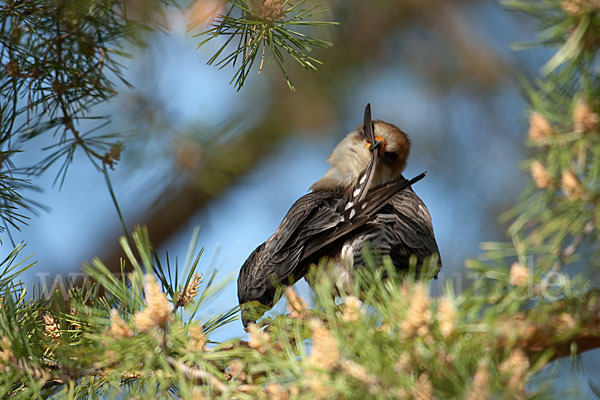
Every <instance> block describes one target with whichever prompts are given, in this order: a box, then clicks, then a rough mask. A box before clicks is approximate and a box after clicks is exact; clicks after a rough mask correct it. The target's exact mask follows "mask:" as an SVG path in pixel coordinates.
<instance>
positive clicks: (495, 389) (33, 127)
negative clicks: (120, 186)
mask: <svg viewBox="0 0 600 400" xmlns="http://www.w3.org/2000/svg"><path fill="white" fill-rule="evenodd" d="M275 3H276V2H268V3H267V2H264V3H254V2H251V1H249V2H242V1H231V2H230V6H231V8H230V9H229V10H230V11H231V10H233V11H231V13H230V14H226V15H225V16H221V17H218V18H217V19H216V20H215V21H216V22H215V25H214V26H213V28H212V30H211V31H209V32H208V33H207V34H208V35H209V36H210V38H213V37H216V36H219V35H221V34H227V35H230V39H231V38H233V37H234V36H237V37H238V39H240V38H241V41H240V45H239V46H238V47H237V48H236V50H234V52H233V53H231V55H230V56H226V57H225V58H223V59H222V61H221V62H222V63H223V64H222V65H228V64H229V63H233V62H234V60H235V58H236V56H239V57H242V54H244V55H243V58H242V64H241V67H240V70H238V72H237V73H236V75H235V76H234V80H235V81H236V85H237V86H238V87H240V86H241V85H242V84H243V82H244V80H245V78H246V77H247V75H248V71H249V70H250V68H251V66H252V63H253V61H254V59H255V58H256V56H257V55H258V54H259V49H260V46H261V43H262V46H263V49H266V48H267V47H268V48H269V50H270V52H271V54H274V57H275V60H276V62H277V63H278V64H279V65H280V66H282V65H283V64H281V62H282V60H283V58H282V57H280V56H281V55H282V54H283V53H282V52H288V53H289V54H290V55H291V56H292V57H294V58H295V59H296V60H297V61H298V62H300V63H301V64H302V65H305V66H307V65H313V63H314V60H313V59H311V58H310V57H309V56H308V55H307V54H306V53H304V52H303V51H308V50H309V49H308V47H305V46H304V45H306V46H308V45H313V46H318V45H319V44H318V41H314V42H311V41H312V40H313V39H307V37H303V36H300V38H298V37H296V38H294V39H293V40H297V42H294V41H293V40H292V39H290V37H289V36H286V35H284V33H283V32H282V31H281V30H282V29H283V30H285V29H287V28H284V27H285V26H286V25H285V24H286V23H290V21H291V22H293V23H296V22H297V20H295V19H294V18H303V17H305V16H312V15H313V14H311V13H312V12H313V11H315V10H316V9H311V8H308V9H307V10H305V11H306V13H305V14H302V12H300V11H299V9H295V10H294V9H292V10H290V9H283V8H282V9H274V10H275V11H273V10H271V11H273V13H271V14H266V11H265V9H261V12H262V13H263V14H260V15H258V14H257V8H256V7H258V6H261V7H265V6H266V5H267V4H270V5H273V4H275ZM52 4H53V5H56V7H46V6H47V5H48V4H47V2H46V3H45V2H42V1H31V2H16V1H10V2H5V3H4V7H3V8H2V15H1V18H3V21H4V23H3V24H2V26H1V29H0V30H1V32H0V34H1V36H0V39H1V40H2V44H3V47H2V50H1V51H2V53H0V54H1V57H2V64H3V65H4V69H3V70H2V72H1V75H0V82H1V86H0V88H2V89H1V90H2V93H3V94H8V95H7V96H3V101H2V116H3V119H2V122H1V125H2V132H3V137H2V138H3V139H2V140H3V141H2V143H1V144H2V146H4V147H2V149H3V150H5V152H4V154H3V159H2V160H3V161H2V165H3V169H2V171H3V173H2V174H1V175H0V177H1V178H2V192H1V198H2V201H3V205H0V211H1V212H2V218H3V219H4V221H5V223H6V224H11V223H12V224H15V225H18V224H19V223H22V222H23V214H21V212H20V211H19V207H28V205H29V203H27V201H26V200H25V199H24V198H23V197H22V195H21V190H22V189H23V187H24V186H26V185H28V182H27V181H26V180H22V178H20V177H19V176H18V175H17V172H19V171H16V170H15V168H13V167H12V164H11V157H13V155H14V153H15V152H16V151H18V150H19V148H18V146H17V145H20V144H21V143H24V141H27V140H31V139H34V138H36V137H39V136H40V135H42V134H44V135H47V134H48V133H50V132H55V135H56V138H57V139H58V142H57V144H54V145H51V146H50V152H51V155H50V156H48V157H47V158H45V159H44V160H42V161H41V162H40V163H38V164H36V165H35V166H33V167H32V168H30V169H28V170H27V171H26V172H29V173H41V172H43V171H45V170H46V169H47V168H48V167H50V166H51V165H52V164H53V163H56V162H58V161H59V160H62V162H63V163H64V164H62V165H63V167H62V168H61V174H60V175H59V177H60V178H59V180H62V179H64V173H65V172H66V168H67V166H68V165H69V163H70V161H71V160H72V157H73V152H74V151H75V149H76V148H81V149H82V150H83V151H84V152H85V153H86V154H87V155H88V156H89V158H90V159H91V160H92V162H93V163H94V164H95V165H96V166H97V167H98V168H99V169H100V170H102V171H103V172H104V174H105V176H106V177H107V184H108V187H109V190H110V192H111V194H113V199H114V193H113V192H112V187H111V185H110V180H108V174H107V168H108V167H111V166H112V165H113V163H114V161H115V160H116V159H117V158H118V154H119V149H120V145H119V144H118V142H115V141H113V139H114V138H113V136H112V134H108V133H106V131H104V128H103V126H102V125H101V127H100V128H99V130H97V131H96V130H93V128H92V130H91V131H88V133H80V130H79V128H78V127H77V126H78V125H77V123H79V121H81V120H83V119H85V118H92V117H91V116H90V114H88V111H89V110H90V109H91V107H93V106H94V105H96V104H98V103H99V102H102V101H106V100H108V99H109V98H111V96H113V94H114V86H113V83H112V82H113V81H112V80H111V79H109V78H108V75H106V73H107V71H110V76H111V77H112V78H114V77H117V78H118V77H119V76H120V69H119V64H118V61H119V57H122V56H123V54H122V53H121V52H120V51H119V50H115V49H118V48H119V47H120V46H122V44H121V41H122V40H125V38H129V36H126V35H127V34H128V33H129V30H130V29H132V26H131V25H130V23H133V20H130V19H129V18H127V15H126V13H125V12H124V9H122V8H119V7H118V6H119V5H124V4H126V2H125V3H121V2H110V1H104V2H103V1H91V2H86V3H79V2H68V1H60V2H58V3H52ZM149 4H150V3H149ZM293 4H295V5H292V2H290V3H289V4H288V3H287V2H285V3H281V4H280V5H281V6H282V7H285V6H288V5H289V7H290V8H293V7H295V6H296V7H299V6H300V5H302V4H304V2H298V3H293ZM507 4H508V5H510V6H511V7H514V8H518V9H520V10H523V11H527V12H530V13H531V14H532V15H534V16H535V17H537V18H540V21H541V28H542V36H541V38H540V43H541V44H544V45H552V46H558V48H559V50H558V51H557V53H556V56H555V57H553V58H552V59H551V61H550V62H549V64H548V65H547V66H546V68H545V69H544V74H545V75H544V76H543V78H542V79H540V80H539V82H536V84H535V85H527V94H528V97H529V99H530V101H531V108H532V111H531V114H530V129H529V140H528V142H527V144H528V146H529V148H530V150H531V152H530V159H529V160H528V161H527V162H525V166H526V168H529V169H530V171H531V174H532V184H531V185H530V186H531V187H530V188H528V189H527V191H526V192H525V193H524V195H523V198H522V201H521V202H520V203H519V204H518V205H517V206H516V207H515V208H514V209H513V210H511V211H510V212H508V213H507V214H506V216H505V218H507V219H510V220H511V221H512V224H511V226H510V231H509V233H510V234H511V237H512V239H513V240H512V242H511V243H484V244H483V248H484V250H485V253H484V254H483V256H482V257H481V259H480V260H469V261H468V262H467V267H468V268H469V270H470V274H471V278H472V279H473V282H474V283H473V285H472V286H471V287H470V288H469V289H467V290H465V291H464V292H462V293H454V290H453V288H452V285H451V284H447V285H446V288H445V293H444V295H443V296H441V297H439V298H436V299H433V298H431V297H430V295H429V293H428V289H427V286H426V283H424V282H415V281H413V280H412V279H410V278H407V277H405V276H398V275H397V273H396V271H395V270H394V269H393V267H392V265H391V263H390V262H389V260H384V262H383V265H382V266H379V265H375V264H374V263H373V262H370V261H367V268H364V269H362V270H360V271H359V272H358V273H357V275H356V277H355V279H356V289H355V292H354V293H353V294H352V295H345V296H343V297H342V298H334V297H333V296H332V293H333V292H335V291H334V285H335V282H332V281H330V280H329V278H328V277H327V276H321V275H320V274H319V271H320V270H321V269H322V268H315V269H313V271H312V272H311V274H312V275H313V276H312V279H313V281H314V282H317V284H316V288H315V292H314V295H313V298H312V302H311V303H312V306H311V307H310V308H309V307H308V305H307V302H306V301H305V300H303V299H301V298H300V297H298V295H297V294H296V293H295V292H294V291H293V290H292V289H287V290H286V291H285V295H286V298H287V302H288V311H289V312H288V313H287V314H285V315H281V316H277V317H275V318H272V319H265V320H263V321H261V322H260V323H259V325H253V326H251V327H250V328H249V330H248V333H249V337H248V340H247V341H245V340H241V339H234V340H231V341H226V342H220V341H218V340H217V338H216V337H215V336H216V330H217V329H218V328H220V327H222V326H224V325H227V324H230V323H239V322H237V321H236V320H237V311H238V310H237V308H234V309H232V310H228V311H226V312H224V313H222V314H219V315H216V316H212V317H211V316H208V315H206V314H205V313H204V310H205V304H206V301H207V300H208V299H209V298H210V297H211V296H212V295H213V294H214V293H215V292H216V291H218V289H219V287H220V286H221V285H217V284H215V279H216V278H215V273H214V272H212V271H204V272H205V274H204V275H203V276H208V278H207V279H205V278H203V276H202V275H200V274H198V272H197V265H198V263H199V260H200V256H201V254H202V251H199V252H197V253H196V251H195V249H196V247H197V242H198V233H197V232H196V233H195V234H194V236H193V237H192V240H191V244H190V251H189V255H188V256H187V257H186V258H185V259H186V261H185V262H184V265H183V266H182V267H181V269H180V266H179V265H178V263H177V262H175V265H172V262H171V260H170V259H169V258H168V257H167V258H166V261H165V260H164V259H161V257H159V255H158V254H157V253H156V251H155V249H154V248H153V246H152V244H151V241H150V238H149V237H148V234H147V232H146V231H145V230H144V229H137V230H136V231H135V232H134V234H133V235H132V236H131V238H130V237H129V236H127V237H124V238H122V240H121V245H122V247H123V249H124V251H125V254H126V256H127V260H126V261H123V262H122V264H121V266H122V270H121V274H120V275H115V274H113V273H112V272H111V271H109V269H108V268H107V266H106V265H104V264H103V263H102V262H101V261H100V260H98V259H96V260H93V261H92V262H91V263H89V264H87V265H86V266H85V271H86V273H87V274H88V275H89V278H90V281H87V282H86V284H85V285H83V286H78V287H72V288H71V289H70V290H69V292H68V296H67V297H66V298H63V297H62V295H61V293H60V292H59V291H56V292H54V293H52V294H51V296H44V293H42V291H41V290H40V289H38V288H28V287H26V286H25V285H23V284H22V283H19V281H18V279H19V275H20V274H21V273H22V272H23V271H24V270H25V269H27V268H30V267H32V266H33V263H30V262H29V261H28V259H23V260H21V261H18V260H19V258H20V253H21V252H22V246H17V247H16V248H15V250H14V251H13V252H12V253H11V254H10V255H9V256H8V257H7V258H6V259H5V260H3V261H2V262H1V263H0V270H1V271H2V272H1V273H0V299H1V302H0V396H2V397H12V398H46V397H68V398H87V397H92V398H95V397H106V398H117V397H118V398H121V397H134V396H137V397H142V396H147V397H152V398H223V399H225V398H240V399H243V398H248V399H249V398H256V397H263V398H270V399H290V398H291V399H304V398H306V399H309V398H310V399H313V398H324V399H325V398H327V399H329V398H382V399H387V398H390V399H392V398H393V399H397V398H416V399H433V398H443V399H453V398H456V399H459V398H461V399H464V398H466V399H486V398H490V397H491V398H511V399H513V398H545V397H552V396H553V394H554V393H553V392H554V391H555V388H552V387H551V385H550V384H548V382H544V381H542V380H540V379H539V375H538V372H539V371H541V370H544V369H546V371H547V366H548V364H549V363H550V362H552V361H553V360H556V359H558V358H561V357H566V356H570V355H576V354H578V353H581V352H583V351H586V350H590V349H594V348H598V347H600V340H599V338H600V332H599V331H598V326H600V310H599V307H600V302H599V301H598V292H597V291H595V290H592V289H590V288H589V284H588V283H587V281H586V279H585V277H584V276H574V277H573V276H572V275H573V274H568V273H567V272H568V271H566V267H567V266H570V265H576V264H577V263H578V264H579V265H583V266H585V267H586V268H587V270H588V271H589V272H593V271H594V269H595V268H596V266H597V261H596V257H594V256H595V255H596V254H597V251H598V237H597V226H598V223H599V222H600V221H599V218H600V217H599V211H597V210H598V207H597V202H598V198H599V193H598V192H599V190H600V189H599V185H598V179H599V172H600V161H599V158H598V155H599V152H600V143H599V139H598V138H599V137H600V136H599V135H598V133H599V132H598V125H599V123H600V117H599V115H598V109H599V107H600V104H599V103H598V92H597V91H598V88H599V85H598V82H597V76H596V74H595V69H594V66H595V65H596V63H595V59H596V54H597V47H598V43H599V42H598V31H597V26H598V24H597V18H598V13H599V10H598V6H597V5H596V2H593V1H586V0H572V1H562V2H559V1H557V0H556V1H542V0H539V1H538V0H536V1H533V0H528V1H525V0H523V1H511V2H510V3H507ZM291 11H294V13H292V12H291ZM296 12H297V13H298V14H296ZM235 13H240V15H237V14H235ZM288 13H289V15H288ZM292 14H293V15H292ZM257 15H258V16H260V18H257ZM298 15H300V17H298ZM286 21H287V22H286ZM307 24H309V25H310V22H308V23H307ZM288 25H289V24H288ZM140 26H143V24H142V25H140ZM254 32H256V36H254V37H253V34H254ZM265 35H266V36H265ZM269 35H271V36H269ZM277 35H281V36H277ZM284 39H285V40H287V41H285V40H284ZM227 43H229V42H227ZM227 43H226V44H225V45H224V46H223V47H221V48H220V50H219V52H218V53H217V54H216V56H215V58H214V59H213V60H215V61H216V60H217V58H218V57H220V54H221V52H222V51H224V50H225V47H226V46H227V45H228V44H227ZM302 43H304V45H303V44H302ZM322 44H324V43H322ZM279 46H280V47H279ZM294 46H295V47H294ZM109 49H110V50H109ZM247 49H251V51H249V53H248V54H245V52H246V50H247ZM307 63H308V64H307ZM284 75H285V73H284ZM24 98H27V101H25V100H24ZM22 102H24V104H21V103H22ZM29 112H31V114H33V115H35V118H33V119H32V120H31V121H30V120H29V117H28V113H29ZM7 116H8V117H7ZM19 121H20V122H19ZM97 132H100V133H98V135H99V136H95V135H96V133H97ZM25 176H26V175H25ZM115 203H116V200H115ZM194 254H196V255H194ZM366 259H367V260H369V259H370V258H369V257H366ZM378 267H381V268H378ZM129 271H131V272H129ZM384 273H385V276H386V278H385V279H383V278H382V277H383V274H384ZM223 284H226V283H223ZM546 371H545V372H546Z"/></svg>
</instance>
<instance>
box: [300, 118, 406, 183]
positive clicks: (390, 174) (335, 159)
mask: <svg viewBox="0 0 600 400" xmlns="http://www.w3.org/2000/svg"><path fill="white" fill-rule="evenodd" d="M373 133H374V136H375V141H376V142H379V144H377V145H376V149H375V151H377V152H378V156H379V160H380V162H379V163H378V166H377V171H376V173H375V178H374V179H373V186H375V185H379V184H382V183H386V182H389V181H392V180H394V179H396V178H398V177H400V175H401V174H402V171H404V168H405V167H406V161H407V159H408V155H409V153H410V139H409V138H408V135H406V133H404V132H402V131H401V130H400V129H399V128H398V127H396V126H394V125H392V124H390V123H387V122H384V121H380V120H374V121H373ZM373 145H374V144H373V143H371V141H370V139H369V137H368V135H367V134H366V130H365V127H364V124H363V125H361V126H359V127H358V128H357V129H355V130H354V131H352V132H350V133H349V134H348V135H347V136H346V137H345V138H344V139H342V141H341V142H339V143H338V145H337V146H336V147H335V149H334V150H333V152H332V153H331V155H330V156H329V158H328V160H327V161H328V162H329V164H330V165H331V169H330V170H329V171H328V172H327V174H325V176H323V178H321V179H319V180H318V181H317V182H315V184H313V186H312V187H311V189H313V190H332V189H338V188H347V187H349V186H350V185H352V184H354V183H355V181H356V179H357V177H358V175H359V174H360V173H361V171H363V170H364V169H365V167H366V166H367V164H368V163H369V161H370V159H371V154H372V153H371V151H372V146H373Z"/></svg>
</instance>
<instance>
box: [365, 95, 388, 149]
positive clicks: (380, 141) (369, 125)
mask: <svg viewBox="0 0 600 400" xmlns="http://www.w3.org/2000/svg"><path fill="white" fill-rule="evenodd" d="M362 135H363V137H364V138H365V140H366V141H367V148H368V149H369V150H371V151H372V152H374V151H376V150H378V149H379V148H382V149H384V150H383V151H385V144H386V143H385V139H384V138H382V137H379V136H375V126H374V124H373V120H372V119H371V104H370V103H369V104H367V106H366V107H365V119H364V123H363V129H362ZM383 151H380V153H383ZM379 155H381V154H379Z"/></svg>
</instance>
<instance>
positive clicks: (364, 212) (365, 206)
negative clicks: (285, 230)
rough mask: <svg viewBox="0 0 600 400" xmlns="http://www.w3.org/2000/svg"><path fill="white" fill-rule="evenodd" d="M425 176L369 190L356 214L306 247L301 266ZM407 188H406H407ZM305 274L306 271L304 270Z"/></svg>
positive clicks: (355, 206) (354, 232)
mask: <svg viewBox="0 0 600 400" xmlns="http://www.w3.org/2000/svg"><path fill="white" fill-rule="evenodd" d="M424 177H425V173H422V174H420V175H418V176H416V177H414V178H412V179H411V180H410V181H409V180H406V179H404V178H403V177H402V178H400V179H399V180H397V181H394V182H391V183H387V184H385V185H381V186H378V187H375V188H373V189H371V190H369V192H368V194H367V196H366V197H365V198H364V199H363V200H362V201H361V202H359V203H357V204H355V205H354V206H353V209H355V210H356V213H355V215H353V217H352V218H351V219H350V220H348V219H346V218H344V221H342V222H340V223H338V224H336V225H334V226H332V227H331V228H329V229H328V230H327V231H324V232H323V234H322V235H320V236H319V237H318V238H314V240H311V242H309V243H308V244H307V245H306V246H305V248H304V253H303V256H302V260H301V261H300V266H301V267H304V269H305V270H306V269H307V268H308V266H307V265H306V264H307V262H308V261H314V259H315V257H318V256H319V255H321V254H322V253H323V252H324V250H325V249H327V248H330V247H331V246H333V245H335V244H336V243H340V242H343V241H344V240H346V239H347V238H349V237H351V236H353V235H355V234H356V232H357V231H358V229H359V228H361V227H363V226H364V225H365V224H367V223H368V222H369V221H371V220H372V219H373V218H374V217H375V216H376V215H377V213H378V212H379V211H380V210H381V209H382V208H383V207H385V206H386V205H387V204H388V203H389V202H390V201H391V199H392V198H394V196H397V195H398V194H400V193H402V192H405V191H407V190H410V189H408V188H410V186H411V185H412V184H414V183H416V182H418V181H420V180H421V179H423V178H424ZM405 189H406V190H405ZM303 272H304V274H305V273H306V271H303Z"/></svg>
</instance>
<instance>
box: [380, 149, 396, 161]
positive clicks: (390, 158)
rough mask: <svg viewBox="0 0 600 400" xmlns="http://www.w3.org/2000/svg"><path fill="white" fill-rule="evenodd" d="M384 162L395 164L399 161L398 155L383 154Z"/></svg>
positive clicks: (391, 153)
mask: <svg viewBox="0 0 600 400" xmlns="http://www.w3.org/2000/svg"><path fill="white" fill-rule="evenodd" d="M382 160H383V162H384V163H386V164H393V163H395V162H396V161H398V154H396V153H393V152H388V151H386V152H385V153H384V154H383V157H382Z"/></svg>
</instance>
